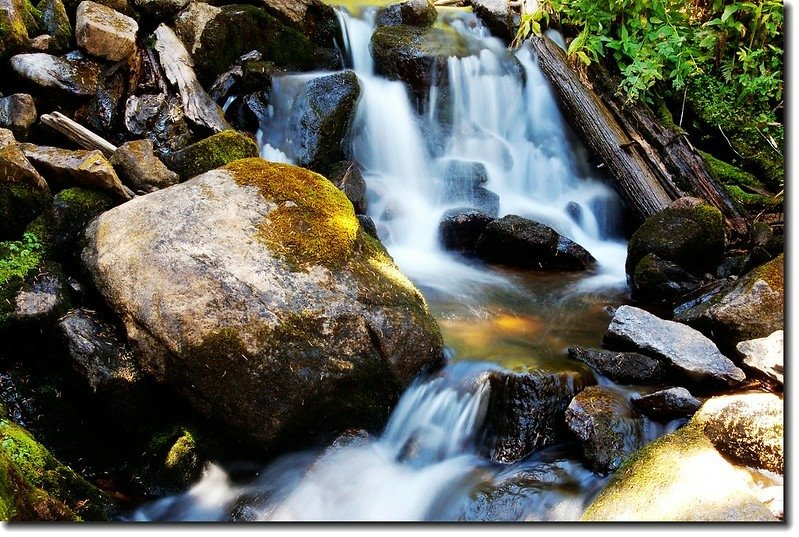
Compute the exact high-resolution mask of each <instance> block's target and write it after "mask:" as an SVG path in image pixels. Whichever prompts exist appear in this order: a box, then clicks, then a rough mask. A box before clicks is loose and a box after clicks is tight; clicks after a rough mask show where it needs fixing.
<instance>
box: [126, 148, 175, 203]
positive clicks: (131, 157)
mask: <svg viewBox="0 0 799 537" xmlns="http://www.w3.org/2000/svg"><path fill="white" fill-rule="evenodd" d="M110 162H111V165H113V166H114V168H115V169H116V170H117V172H118V173H119V175H120V176H121V177H122V179H124V180H125V182H126V183H128V184H129V185H131V187H133V189H134V190H138V191H140V192H155V191H156V190H160V189H162V188H166V187H168V186H172V185H175V184H177V183H178V181H179V180H180V178H179V177H178V174H176V173H175V172H173V171H172V170H170V169H169V168H167V167H166V166H165V165H164V163H163V162H161V159H159V158H158V157H156V156H155V153H154V149H153V143H152V141H150V140H134V141H131V142H125V143H124V144H122V145H121V146H119V148H118V149H117V150H116V151H115V152H114V154H113V155H111V160H110Z"/></svg>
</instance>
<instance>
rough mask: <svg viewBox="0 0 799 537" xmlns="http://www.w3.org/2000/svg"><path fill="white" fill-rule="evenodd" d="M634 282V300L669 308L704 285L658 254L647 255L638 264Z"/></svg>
mask: <svg viewBox="0 0 799 537" xmlns="http://www.w3.org/2000/svg"><path fill="white" fill-rule="evenodd" d="M632 282H633V284H632V297H633V299H634V300H637V301H639V302H646V303H650V304H662V305H667V306H673V305H674V304H675V303H676V302H677V301H678V300H679V299H680V297H682V296H684V295H686V294H688V293H690V292H691V291H694V290H696V289H698V288H699V287H700V286H701V285H702V281H701V280H700V279H699V278H697V277H696V276H694V275H692V274H691V273H689V272H687V271H685V270H683V269H682V268H681V267H680V266H679V265H677V264H676V263H672V262H671V261H665V260H663V259H661V258H659V257H658V256H657V255H656V254H647V255H645V256H644V258H643V259H641V261H639V262H638V264H637V265H636V266H635V271H634V272H633V277H632Z"/></svg>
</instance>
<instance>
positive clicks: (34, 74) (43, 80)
mask: <svg viewBox="0 0 799 537" xmlns="http://www.w3.org/2000/svg"><path fill="white" fill-rule="evenodd" d="M11 67H12V69H14V71H15V72H16V73H17V74H18V75H19V76H21V77H22V78H23V79H25V80H26V81H28V82H30V83H32V84H35V85H36V86H38V87H39V88H40V89H41V90H45V91H46V90H57V91H59V92H62V93H63V94H66V95H67V96H74V97H91V96H93V95H94V94H95V92H96V91H97V86H98V83H99V76H100V66H99V65H98V64H97V63H96V62H93V61H91V60H88V59H86V58H84V57H82V56H81V55H80V54H75V53H70V54H67V55H65V56H51V55H50V54H44V53H41V52H36V53H33V54H17V55H16V56H14V57H12V58H11Z"/></svg>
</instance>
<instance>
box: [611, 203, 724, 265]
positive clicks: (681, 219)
mask: <svg viewBox="0 0 799 537" xmlns="http://www.w3.org/2000/svg"><path fill="white" fill-rule="evenodd" d="M683 199H685V198H683ZM678 202H680V200H677V201H676V202H675V203H674V204H672V206H671V207H668V208H666V209H664V210H662V211H660V212H658V213H656V214H654V215H652V216H650V217H649V218H647V219H646V221H645V222H644V223H643V225H642V226H641V227H640V228H638V230H637V231H636V232H635V233H634V234H633V236H632V238H631V239H630V243H629V245H628V246H627V261H626V265H625V266H626V269H627V274H631V275H632V274H634V273H635V269H636V266H637V265H638V263H639V262H640V261H641V260H642V259H643V258H644V256H646V255H647V254H655V255H657V256H658V257H659V258H660V259H662V260H664V261H669V262H672V263H674V264H676V265H678V266H679V267H681V268H683V269H684V270H687V271H689V272H692V273H694V274H699V275H702V274H705V273H711V274H714V273H715V272H716V269H717V268H718V266H719V264H720V263H721V259H722V256H723V255H724V246H725V240H726V239H725V236H724V223H723V221H724V218H723V217H722V214H721V212H720V211H719V210H718V209H716V208H715V207H713V206H711V205H708V204H706V203H700V204H691V203H686V202H683V203H678Z"/></svg>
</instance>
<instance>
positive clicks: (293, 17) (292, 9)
mask: <svg viewBox="0 0 799 537" xmlns="http://www.w3.org/2000/svg"><path fill="white" fill-rule="evenodd" d="M261 4H262V5H263V6H264V8H265V9H266V10H267V11H268V12H269V13H270V14H272V15H274V16H275V17H277V18H278V19H280V20H281V21H283V22H285V23H287V24H289V25H291V26H293V27H295V28H297V29H299V30H300V31H302V32H303V33H304V34H305V35H307V36H309V37H310V38H311V39H312V40H313V41H314V42H315V43H318V44H320V45H322V46H330V43H332V42H333V39H334V38H335V36H336V35H338V32H339V30H340V28H339V26H338V20H337V18H336V12H335V10H334V9H333V8H332V7H331V6H329V5H327V4H326V3H325V2H323V1H322V0H261Z"/></svg>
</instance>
